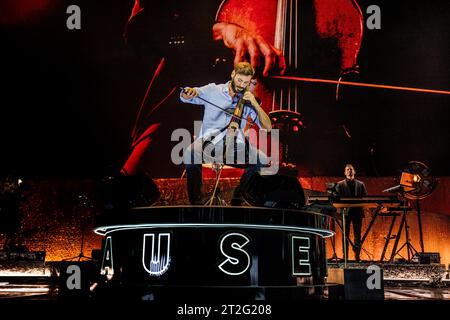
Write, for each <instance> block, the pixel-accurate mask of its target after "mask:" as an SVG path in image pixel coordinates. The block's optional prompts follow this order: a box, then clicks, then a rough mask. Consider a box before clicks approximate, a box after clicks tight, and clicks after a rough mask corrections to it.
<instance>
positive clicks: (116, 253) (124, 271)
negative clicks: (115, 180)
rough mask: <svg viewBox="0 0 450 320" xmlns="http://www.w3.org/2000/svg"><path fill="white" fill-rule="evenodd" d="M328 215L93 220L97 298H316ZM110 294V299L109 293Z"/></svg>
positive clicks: (241, 211)
mask: <svg viewBox="0 0 450 320" xmlns="http://www.w3.org/2000/svg"><path fill="white" fill-rule="evenodd" d="M333 218H334V217H333V215H332V214H322V213H319V212H316V211H313V210H309V209H308V208H306V209H305V210H290V209H273V208H257V207H218V206H215V207H205V206H173V207H170V206H169V207H142V208H133V209H130V210H128V211H125V212H109V213H105V214H103V215H102V216H100V217H99V218H98V220H97V222H96V228H95V232H96V233H98V234H101V235H103V237H104V238H103V246H102V249H103V258H102V262H101V274H102V275H103V276H104V281H103V282H102V283H101V284H100V285H99V288H98V290H97V294H98V295H99V296H103V295H104V296H109V295H114V296H117V295H123V296H124V297H127V298H132V297H133V298H136V299H140V300H161V299H174V298H179V299H188V298H193V299H195V298H196V297H203V298H204V297H207V298H211V297H212V296H214V297H215V298H218V299H219V297H221V296H224V297H234V298H237V297H244V298H248V299H262V300H264V299H270V298H274V299H276V298H280V299H283V298H304V297H312V296H314V297H319V296H321V295H322V294H323V289H324V288H325V276H326V254H325V238H327V237H331V236H333V235H334V233H333V232H332V231H330V230H328V226H329V222H330V219H333ZM113 292H114V294H112V293H113Z"/></svg>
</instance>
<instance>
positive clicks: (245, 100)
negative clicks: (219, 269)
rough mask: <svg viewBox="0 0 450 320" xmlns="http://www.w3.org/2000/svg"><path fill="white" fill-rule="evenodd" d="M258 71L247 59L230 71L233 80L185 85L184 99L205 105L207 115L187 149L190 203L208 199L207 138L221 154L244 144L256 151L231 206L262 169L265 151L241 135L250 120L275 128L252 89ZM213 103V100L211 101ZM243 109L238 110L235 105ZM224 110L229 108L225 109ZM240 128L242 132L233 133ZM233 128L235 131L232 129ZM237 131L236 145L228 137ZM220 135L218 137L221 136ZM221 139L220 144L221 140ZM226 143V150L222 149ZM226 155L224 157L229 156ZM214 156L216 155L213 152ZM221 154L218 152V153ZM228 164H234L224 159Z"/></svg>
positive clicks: (239, 203) (185, 159)
mask: <svg viewBox="0 0 450 320" xmlns="http://www.w3.org/2000/svg"><path fill="white" fill-rule="evenodd" d="M254 74H255V71H254V69H253V67H252V66H251V65H250V63H248V62H239V63H237V64H236V66H235V68H234V70H233V71H232V73H231V79H230V80H229V81H228V82H226V83H223V84H215V83H210V84H207V85H205V86H203V87H195V88H190V87H187V88H184V90H183V91H182V92H181V94H180V99H181V101H183V102H186V103H191V104H197V105H204V108H205V109H204V114H203V122H202V127H201V129H200V134H199V136H198V137H196V140H195V141H194V142H193V143H192V144H191V145H190V146H189V147H188V148H187V149H186V151H185V152H184V163H185V166H186V175H187V188H188V195H189V201H190V203H191V204H204V203H205V200H206V199H205V198H204V196H203V192H202V184H203V181H202V163H204V162H205V161H204V160H205V159H204V148H205V142H206V141H213V142H214V144H215V146H216V147H219V148H215V149H214V150H215V151H216V153H217V152H219V153H221V155H222V154H223V153H222V152H223V151H225V150H227V151H226V155H227V154H228V153H229V151H228V150H230V149H232V150H235V149H236V150H238V149H240V147H241V146H244V148H248V153H256V154H257V157H256V158H257V161H256V163H248V164H246V169H245V172H244V174H243V175H242V177H241V180H240V184H239V185H238V187H236V189H235V190H234V192H233V199H232V203H231V204H232V205H241V204H242V196H241V185H243V183H245V180H246V179H248V178H249V177H250V176H251V175H252V174H253V173H254V172H256V171H258V170H259V169H260V168H261V163H264V161H261V160H262V159H261V158H263V157H264V154H263V153H262V152H258V150H255V148H254V147H253V146H252V145H250V144H248V143H246V142H245V137H244V135H243V134H242V130H243V129H244V128H246V127H247V128H248V123H250V124H251V125H254V124H256V125H257V126H258V127H259V128H262V129H265V130H267V131H268V132H269V131H270V130H271V128H272V124H271V121H270V118H269V116H268V115H267V114H266V112H265V111H264V110H263V109H262V108H261V106H260V105H259V103H258V101H257V100H256V98H255V96H254V95H253V93H252V92H251V91H250V90H247V89H248V88H249V86H250V85H251V81H252V78H253V76H254ZM209 102H210V103H209ZM239 106H241V107H242V108H240V109H241V110H239V111H238V112H237V111H236V108H238V107H239ZM224 110H228V112H225V111H224ZM233 127H234V128H238V129H239V130H237V131H239V132H234V130H233ZM231 131H233V132H231ZM230 134H235V136H236V139H233V141H234V142H235V143H233V146H232V147H234V148H235V149H233V148H231V147H230V146H229V145H227V144H226V143H227V140H229V139H227V137H228V138H229V137H230ZM218 138H219V139H218ZM218 142H219V143H218ZM220 146H224V147H225V149H221V148H220ZM226 155H225V156H226ZM213 156H214V155H213ZM215 156H218V154H215ZM225 163H226V164H231V165H232V164H233V163H228V162H225Z"/></svg>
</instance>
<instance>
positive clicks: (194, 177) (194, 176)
mask: <svg viewBox="0 0 450 320" xmlns="http://www.w3.org/2000/svg"><path fill="white" fill-rule="evenodd" d="M202 150H203V142H202V141H201V140H200V139H198V140H196V141H194V143H192V144H191V145H190V146H189V147H188V148H187V149H186V151H185V166H186V178H187V190H188V196H189V202H190V203H191V204H199V203H200V202H202V200H203V198H204V195H203V191H202V190H203V177H202V165H201V162H202ZM231 166H232V165H231ZM261 166H262V165H261V161H260V159H259V157H258V158H257V163H256V164H248V165H246V166H245V167H246V169H245V171H244V174H243V175H242V177H241V180H240V182H239V185H238V186H237V187H236V188H235V190H234V192H233V197H232V204H233V205H238V204H240V203H239V202H240V201H242V186H244V185H245V183H246V182H247V181H248V179H250V177H251V176H252V175H253V174H254V173H255V172H257V171H259V169H260V168H261ZM239 167H240V166H239Z"/></svg>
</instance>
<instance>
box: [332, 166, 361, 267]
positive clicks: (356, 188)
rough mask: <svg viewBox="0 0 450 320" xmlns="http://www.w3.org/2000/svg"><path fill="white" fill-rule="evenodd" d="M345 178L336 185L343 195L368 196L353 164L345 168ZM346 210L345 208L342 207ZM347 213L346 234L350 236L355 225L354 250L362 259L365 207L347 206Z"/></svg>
mask: <svg viewBox="0 0 450 320" xmlns="http://www.w3.org/2000/svg"><path fill="white" fill-rule="evenodd" d="M344 174H345V179H344V180H342V181H339V182H338V183H337V185H336V192H337V194H338V195H339V196H341V197H347V198H351V197H365V196H367V190H366V186H365V185H364V182H362V181H360V180H357V179H355V175H356V170H355V167H354V166H353V165H352V164H347V165H345V168H344ZM342 210H344V209H342ZM345 210H346V212H347V215H346V219H345V226H344V228H345V234H346V235H347V237H348V238H350V237H349V231H350V224H352V225H353V235H354V240H353V243H354V247H353V252H354V254H355V259H356V261H360V257H359V254H360V251H361V229H362V221H363V218H364V209H363V208H362V207H361V208H359V207H351V208H345ZM342 240H343V241H342V250H344V239H342ZM345 241H346V248H348V245H349V243H348V240H347V239H345ZM347 251H348V249H347Z"/></svg>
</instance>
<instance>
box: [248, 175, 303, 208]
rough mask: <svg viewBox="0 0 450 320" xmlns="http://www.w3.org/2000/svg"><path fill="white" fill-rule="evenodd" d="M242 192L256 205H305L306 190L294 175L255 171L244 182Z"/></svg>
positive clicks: (290, 206) (289, 206) (281, 206)
mask: <svg viewBox="0 0 450 320" xmlns="http://www.w3.org/2000/svg"><path fill="white" fill-rule="evenodd" d="M242 194H243V197H244V199H245V200H246V201H247V202H248V203H249V204H250V205H252V206H256V207H271V208H287V209H300V208H301V207H303V206H304V205H305V192H304V191H303V188H302V186H301V184H300V182H299V181H298V179H297V177H293V176H286V175H281V174H276V175H267V176H262V175H261V174H259V173H255V174H253V175H252V176H251V177H250V178H249V179H248V181H246V182H245V183H244V185H243V190H242Z"/></svg>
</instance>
